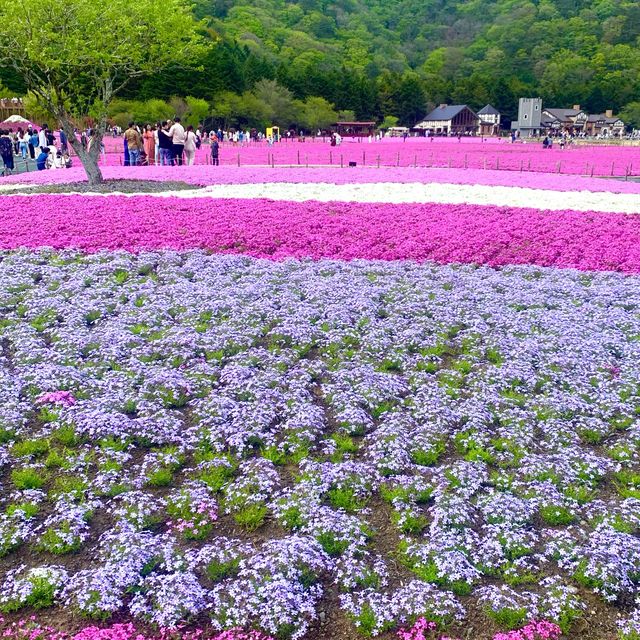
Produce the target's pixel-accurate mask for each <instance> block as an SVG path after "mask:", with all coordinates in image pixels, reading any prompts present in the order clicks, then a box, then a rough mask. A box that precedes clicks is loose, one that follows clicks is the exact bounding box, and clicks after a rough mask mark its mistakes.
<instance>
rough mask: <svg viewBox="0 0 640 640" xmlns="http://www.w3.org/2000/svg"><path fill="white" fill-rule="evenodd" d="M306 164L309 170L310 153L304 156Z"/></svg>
mask: <svg viewBox="0 0 640 640" xmlns="http://www.w3.org/2000/svg"><path fill="white" fill-rule="evenodd" d="M304 164H305V166H306V167H307V169H308V168H309V154H308V153H305V154H304Z"/></svg>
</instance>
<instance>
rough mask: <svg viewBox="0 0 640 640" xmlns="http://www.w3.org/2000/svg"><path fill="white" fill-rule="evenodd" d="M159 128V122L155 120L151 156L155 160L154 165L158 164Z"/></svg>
mask: <svg viewBox="0 0 640 640" xmlns="http://www.w3.org/2000/svg"><path fill="white" fill-rule="evenodd" d="M159 130H160V123H159V122H156V124H155V125H154V127H153V157H154V158H155V161H156V167H157V166H158V165H159V164H160V140H159V138H158V131H159Z"/></svg>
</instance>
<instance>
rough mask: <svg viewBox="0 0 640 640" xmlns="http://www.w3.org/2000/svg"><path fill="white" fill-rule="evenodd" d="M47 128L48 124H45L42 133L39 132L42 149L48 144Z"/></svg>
mask: <svg viewBox="0 0 640 640" xmlns="http://www.w3.org/2000/svg"><path fill="white" fill-rule="evenodd" d="M47 129H48V126H47V125H46V124H43V125H42V128H41V129H40V133H39V134H38V146H39V147H40V151H42V149H44V148H45V147H46V146H47Z"/></svg>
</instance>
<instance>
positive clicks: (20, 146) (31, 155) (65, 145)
mask: <svg viewBox="0 0 640 640" xmlns="http://www.w3.org/2000/svg"><path fill="white" fill-rule="evenodd" d="M0 157H1V158H2V162H3V165H4V173H5V174H8V173H12V172H13V171H15V170H16V158H18V159H20V160H22V161H23V162H24V163H27V162H29V161H30V160H34V161H35V163H36V167H37V169H38V170H43V169H60V168H65V167H70V166H71V164H72V161H71V158H70V157H69V142H68V140H67V136H66V135H65V133H64V131H63V130H62V129H60V130H59V132H58V137H57V138H56V136H55V134H54V133H53V131H51V130H50V129H49V127H48V126H47V125H46V124H43V125H42V127H41V128H40V130H38V129H37V128H35V127H34V126H33V125H31V124H30V125H28V126H27V127H25V128H24V129H23V128H19V129H18V130H17V131H10V130H8V129H2V130H0Z"/></svg>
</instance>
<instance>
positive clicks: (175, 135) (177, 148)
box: [167, 118, 185, 165]
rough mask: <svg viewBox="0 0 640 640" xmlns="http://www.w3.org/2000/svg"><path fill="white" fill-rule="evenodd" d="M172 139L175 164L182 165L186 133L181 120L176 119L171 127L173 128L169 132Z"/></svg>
mask: <svg viewBox="0 0 640 640" xmlns="http://www.w3.org/2000/svg"><path fill="white" fill-rule="evenodd" d="M167 134H168V136H169V137H170V138H171V144H172V146H173V161H174V164H177V165H181V164H182V152H183V151H184V140H185V131H184V127H183V126H182V125H181V124H180V118H176V119H175V120H174V121H173V124H172V125H171V128H170V129H169V131H168V132H167Z"/></svg>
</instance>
